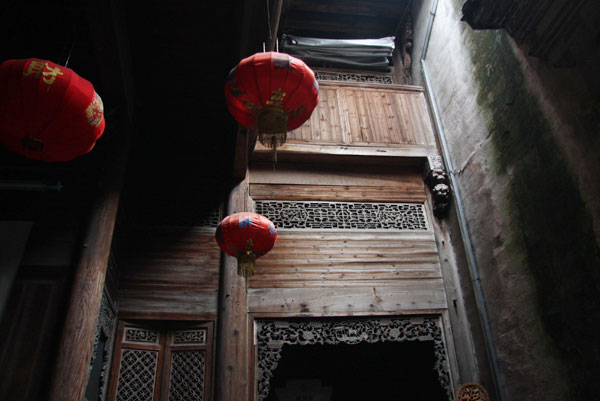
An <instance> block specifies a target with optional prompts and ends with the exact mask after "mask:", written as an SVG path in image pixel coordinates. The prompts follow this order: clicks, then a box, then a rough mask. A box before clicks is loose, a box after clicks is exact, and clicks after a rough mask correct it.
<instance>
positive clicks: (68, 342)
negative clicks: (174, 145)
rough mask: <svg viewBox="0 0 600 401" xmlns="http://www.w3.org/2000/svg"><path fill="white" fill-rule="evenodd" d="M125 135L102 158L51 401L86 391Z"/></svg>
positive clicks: (75, 400)
mask: <svg viewBox="0 0 600 401" xmlns="http://www.w3.org/2000/svg"><path fill="white" fill-rule="evenodd" d="M115 134H116V135H118V134H124V133H113V135H115ZM124 139H125V138H123V140H119V141H116V143H115V145H118V146H114V147H113V149H114V152H113V153H112V154H116V156H115V158H116V160H114V159H112V158H108V160H106V161H107V163H105V166H106V170H105V174H104V176H103V177H102V178H103V179H102V181H101V185H100V190H99V194H98V196H97V197H96V198H95V201H94V204H93V206H92V210H91V213H90V216H89V223H88V225H87V228H86V232H85V234H84V237H83V243H82V245H81V246H82V249H81V252H80V255H79V258H78V261H77V265H76V266H75V277H74V280H73V287H72V291H71V298H70V301H69V305H68V309H67V316H66V320H65V325H64V328H63V332H62V335H61V339H60V345H59V348H58V356H57V361H56V368H55V370H54V374H53V376H52V383H51V388H50V394H49V397H48V399H49V400H50V401H81V400H82V399H83V396H84V393H85V386H86V381H87V375H88V368H89V365H90V358H91V354H92V348H93V345H94V335H95V332H96V324H97V320H98V313H99V310H100V299H101V298H102V289H103V287H104V280H105V277H106V269H107V264H108V256H109V254H110V244H111V241H112V235H113V229H114V225H115V218H116V215H117V209H118V206H119V196H120V191H121V186H122V179H123V177H122V176H123V172H124V170H125V162H126V158H127V157H126V156H127V146H126V145H121V144H120V143H123V142H126V141H125V140H124Z"/></svg>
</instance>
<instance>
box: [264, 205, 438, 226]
mask: <svg viewBox="0 0 600 401" xmlns="http://www.w3.org/2000/svg"><path fill="white" fill-rule="evenodd" d="M254 210H255V211H256V213H259V214H262V215H263V216H265V217H267V218H268V219H269V220H271V221H272V222H273V223H275V226H277V229H278V230H281V229H304V230H311V229H312V230H371V231H404V230H411V231H412V230H427V219H426V217H425V209H424V206H423V205H422V204H417V203H349V202H291V201H256V202H255V204H254Z"/></svg>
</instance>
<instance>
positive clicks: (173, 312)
mask: <svg viewBox="0 0 600 401" xmlns="http://www.w3.org/2000/svg"><path fill="white" fill-rule="evenodd" d="M124 243H126V244H127V247H126V248H125V249H121V250H120V251H119V258H118V261H119V271H120V277H119V297H118V301H119V311H120V315H121V316H129V317H136V318H144V317H147V318H165V319H173V318H181V317H183V318H185V316H195V317H196V318H197V317H198V314H215V313H216V311H217V291H218V282H219V247H218V246H217V244H216V243H215V240H214V228H178V227H169V228H149V227H137V228H135V229H132V230H130V231H129V232H128V233H127V238H125V241H124Z"/></svg>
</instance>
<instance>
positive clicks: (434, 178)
mask: <svg viewBox="0 0 600 401" xmlns="http://www.w3.org/2000/svg"><path fill="white" fill-rule="evenodd" d="M423 177H424V180H425V184H427V187H428V188H429V189H430V190H431V193H432V195H433V214H434V215H435V217H437V218H438V219H441V218H443V217H446V215H447V214H448V205H449V204H450V194H451V190H450V186H449V185H448V174H447V173H446V168H445V167H444V163H443V161H442V158H441V157H440V156H430V157H428V158H427V163H426V164H425V171H424V172H423Z"/></svg>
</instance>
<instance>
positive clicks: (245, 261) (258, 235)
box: [215, 212, 277, 278]
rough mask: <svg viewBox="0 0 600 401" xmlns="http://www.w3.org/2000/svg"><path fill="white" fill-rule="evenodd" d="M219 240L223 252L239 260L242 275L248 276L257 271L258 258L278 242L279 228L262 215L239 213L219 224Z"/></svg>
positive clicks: (217, 234) (239, 269) (216, 234)
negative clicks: (256, 261) (256, 262)
mask: <svg viewBox="0 0 600 401" xmlns="http://www.w3.org/2000/svg"><path fill="white" fill-rule="evenodd" d="M215 239H216V240H217V243H218V244H219V247H220V248H221V250H222V251H223V252H225V253H227V254H229V255H232V256H235V257H236V258H237V259H238V274H239V275H241V276H244V277H246V278H248V277H250V276H252V275H253V274H254V272H255V271H256V267H255V260H256V258H259V257H261V256H263V255H264V254H266V253H267V252H269V251H270V250H271V248H273V245H275V241H276V240H277V229H276V228H275V225H274V224H273V223H272V222H271V220H269V219H267V218H266V217H265V216H262V215H260V214H257V213H250V212H244V213H235V214H232V215H230V216H227V217H225V218H224V219H223V220H222V221H221V222H220V223H219V225H218V226H217V231H216V233H215Z"/></svg>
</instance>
